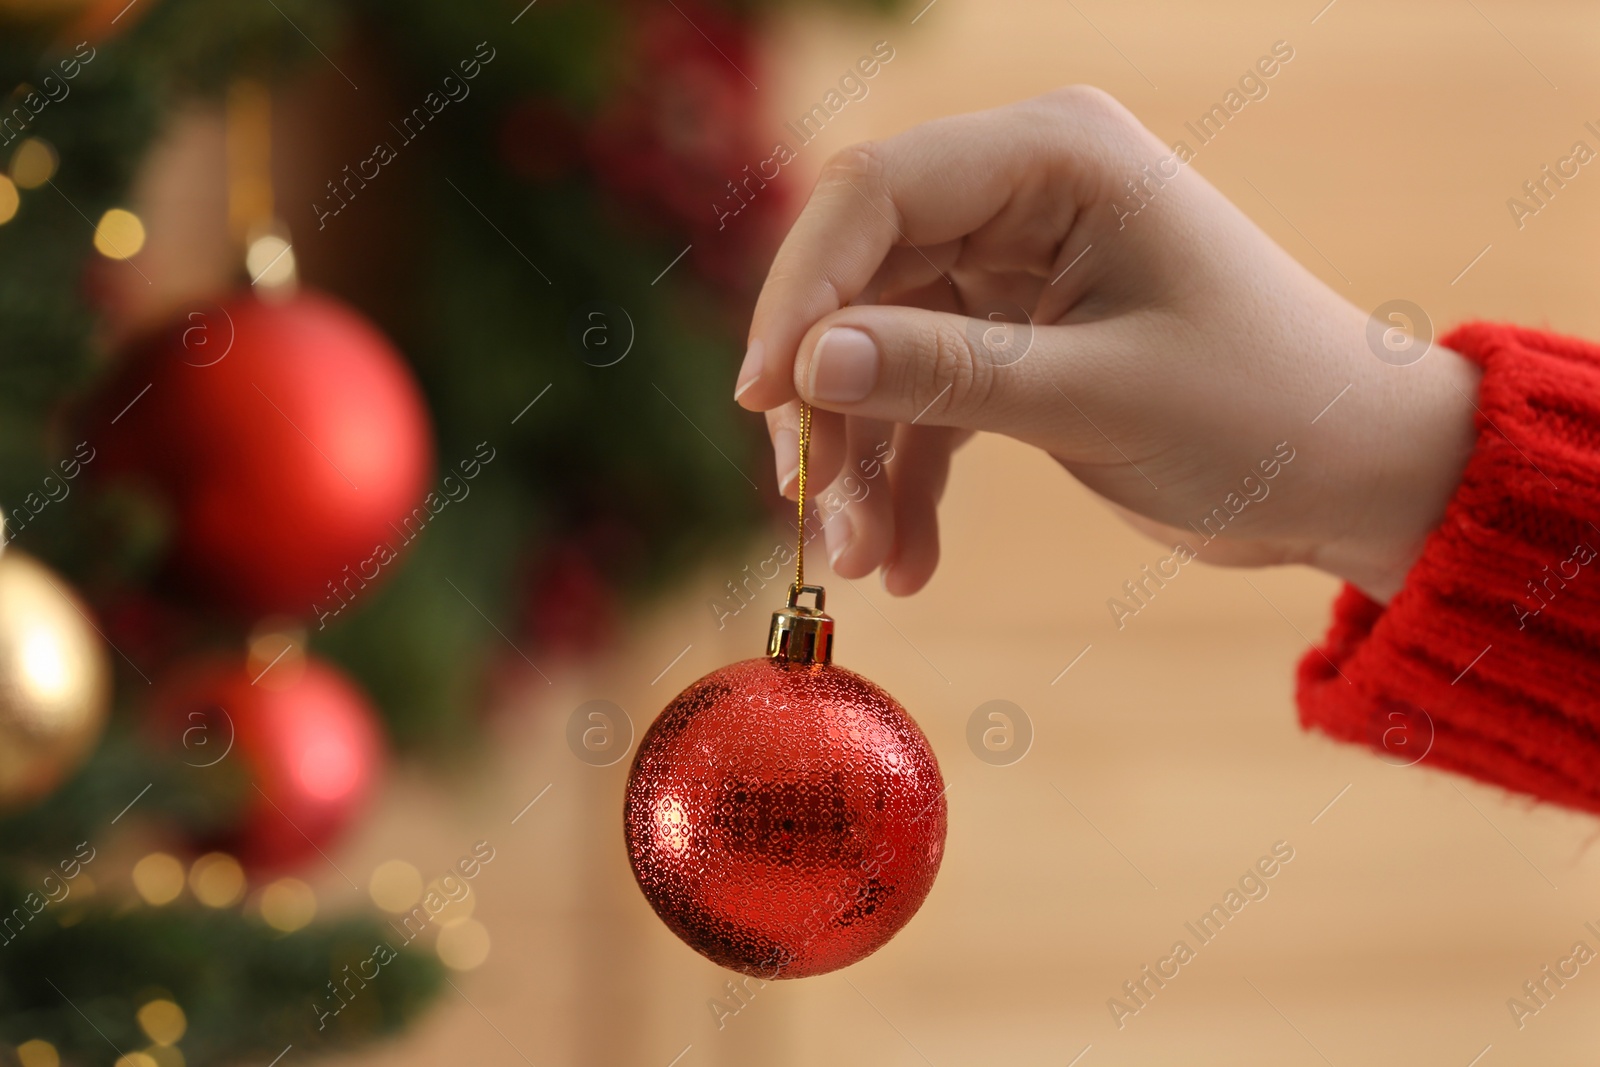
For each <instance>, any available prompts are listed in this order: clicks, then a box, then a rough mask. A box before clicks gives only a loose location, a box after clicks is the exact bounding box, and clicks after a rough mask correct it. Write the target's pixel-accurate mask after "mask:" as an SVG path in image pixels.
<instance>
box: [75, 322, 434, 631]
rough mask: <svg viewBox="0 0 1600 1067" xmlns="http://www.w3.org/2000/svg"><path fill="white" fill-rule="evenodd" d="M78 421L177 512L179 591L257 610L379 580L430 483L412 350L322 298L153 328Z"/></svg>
mask: <svg viewBox="0 0 1600 1067" xmlns="http://www.w3.org/2000/svg"><path fill="white" fill-rule="evenodd" d="M85 432H86V433H87V434H89V435H90V439H91V440H93V441H95V442H96V444H97V445H99V444H100V443H101V442H104V446H103V447H101V449H100V454H101V456H102V457H103V458H101V459H100V460H99V462H97V463H96V464H95V465H94V467H93V469H92V473H93V474H94V476H96V477H97V478H98V479H101V480H103V481H110V482H121V483H129V482H131V483H133V484H135V485H137V486H138V487H140V488H142V489H144V490H146V491H148V492H151V493H153V494H154V495H155V496H156V498H157V499H158V500H159V501H160V502H161V503H162V504H163V505H164V506H165V507H166V508H167V509H169V510H170V513H171V515H170V518H171V520H172V527H173V529H172V543H171V546H170V552H169V556H168V560H167V565H168V567H169V569H170V570H171V572H172V574H173V575H174V577H175V578H177V579H178V581H179V582H180V584H181V585H182V586H183V587H184V588H185V590H186V592H188V593H189V594H190V595H192V596H195V597H197V598H199V599H202V600H204V601H206V602H208V603H211V604H215V605H218V606H220V607H223V608H226V609H230V610H232V611H235V612H238V613H241V614H244V615H248V616H259V615H264V614H268V613H281V614H292V615H297V616H302V617H303V616H307V615H310V614H312V613H313V611H314V610H315V605H317V604H323V603H329V604H334V605H338V604H342V603H343V602H344V597H345V596H348V595H353V593H354V591H355V590H356V589H358V588H362V587H364V586H365V585H366V584H368V583H370V582H372V581H376V580H379V579H380V578H381V577H382V575H383V573H384V572H385V571H387V570H388V569H390V567H389V564H390V563H391V561H392V558H393V555H394V554H395V549H393V548H390V546H398V545H399V544H400V543H401V542H402V541H403V539H404V534H403V532H402V527H403V525H404V523H405V520H406V519H408V518H410V517H411V516H412V515H413V509H416V508H418V507H419V505H420V503H421V501H422V498H423V495H424V492H425V490H426V487H427V484H428V481H429V479H430V478H431V476H432V466H433V444H432V430H431V428H430V425H429V420H428V414H427V409H426V407H425V405H424V402H423V399H422V394H421V392H420V390H419V389H418V388H417V384H416V382H415V380H414V379H413V378H412V376H411V373H410V371H409V369H408V368H407V367H406V365H405V362H404V360H403V359H402V358H401V356H400V354H399V353H398V352H396V351H395V349H394V346H393V345H391V344H390V343H389V341H388V340H387V339H386V338H385V337H384V336H383V335H382V334H381V333H379V332H378V330H377V328H376V327H374V326H373V325H372V324H371V323H369V322H368V321H367V320H366V319H364V318H362V317H361V316H360V315H359V314H357V313H356V312H355V311H353V310H351V309H350V308H348V307H346V306H345V305H343V304H341V303H339V302H338V301H335V300H333V299H332V298H330V297H327V296H322V295H317V294H312V293H302V294H300V295H298V296H295V297H292V298H289V299H287V300H284V301H281V302H268V301H264V300H259V299H257V298H256V297H255V296H254V295H253V294H251V293H244V294H241V295H238V296H234V297H232V298H230V299H228V300H226V301H225V302H223V303H221V304H212V305H205V306H200V307H197V308H196V309H194V310H192V311H191V312H189V313H188V314H187V315H185V316H184V317H183V318H181V319H179V320H178V321H176V322H174V323H172V324H171V326H169V327H168V328H166V329H164V330H162V331H159V332H157V333H155V334H153V335H151V336H149V337H148V338H146V339H145V340H144V341H143V342H142V343H140V344H138V345H137V346H136V348H135V349H134V351H132V352H131V353H130V354H129V356H128V357H127V358H126V359H125V360H124V361H123V364H122V365H121V366H120V367H119V368H118V370H117V372H116V373H115V374H114V376H113V380H112V381H111V383H110V385H109V386H108V387H107V388H106V389H105V390H103V391H102V392H101V393H100V394H99V396H98V399H97V402H96V405H95V407H94V409H93V413H92V415H91V417H90V419H89V422H88V425H87V426H86V428H85ZM422 514H423V516H424V517H425V516H426V512H425V511H423V512H422ZM419 521H423V522H425V518H424V519H422V520H419ZM380 546H383V550H382V551H380ZM335 590H338V591H339V599H338V600H335V599H334V595H335Z"/></svg>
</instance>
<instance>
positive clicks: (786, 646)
mask: <svg viewBox="0 0 1600 1067" xmlns="http://www.w3.org/2000/svg"><path fill="white" fill-rule="evenodd" d="M801 593H810V594H812V596H813V597H814V606H812V607H809V608H808V607H804V606H802V605H801V604H800V603H799V600H800V594H801ZM826 599H827V593H826V591H825V590H824V589H823V588H822V586H820V585H799V584H796V585H791V586H790V587H789V601H788V603H787V604H785V605H784V606H783V607H781V608H779V609H778V610H777V611H774V612H773V613H772V628H771V629H770V630H769V631H767V655H768V656H770V657H771V658H773V659H775V660H779V661H781V662H784V663H800V664H811V663H821V664H829V663H832V662H833V616H832V615H829V614H828V613H826V612H825V611H823V610H822V605H823V603H824V601H825V600H826Z"/></svg>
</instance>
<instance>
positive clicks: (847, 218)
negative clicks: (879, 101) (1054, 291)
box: [734, 101, 1071, 411]
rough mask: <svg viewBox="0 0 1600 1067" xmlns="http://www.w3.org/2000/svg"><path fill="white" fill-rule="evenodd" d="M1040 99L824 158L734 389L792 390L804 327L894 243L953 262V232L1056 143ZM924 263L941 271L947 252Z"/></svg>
mask: <svg viewBox="0 0 1600 1067" xmlns="http://www.w3.org/2000/svg"><path fill="white" fill-rule="evenodd" d="M1040 105H1041V101H1028V102H1026V103H1024V104H1014V105H1011V106H1009V107H1005V108H1000V109H998V110H995V111H989V112H978V113H974V114H970V115H957V116H953V117H951V118H945V119H939V120H936V121H934V122H929V123H926V124H924V125H921V126H917V127H914V128H912V129H911V130H908V131H906V132H905V133H901V134H898V135H896V136H895V137H892V138H890V139H888V140H886V141H881V142H876V143H867V144H859V145H852V146H851V147H849V148H846V149H844V150H843V151H841V152H839V153H838V154H837V155H835V156H834V157H833V158H832V159H830V160H829V161H828V162H827V164H825V165H824V167H823V169H822V173H821V175H820V176H819V177H818V179H817V184H816V187H815V188H814V189H813V190H812V193H811V198H810V200H809V201H808V202H807V203H806V206H805V208H804V209H803V210H802V211H801V213H800V217H799V218H798V219H797V220H796V221H795V223H794V226H793V227H792V228H791V229H790V230H789V233H788V236H786V237H785V238H784V240H783V244H782V246H781V247H780V248H779V249H778V254H777V256H776V257H775V258H774V260H773V262H772V268H771V270H770V271H769V272H768V274H767V280H766V283H765V284H764V285H763V286H762V289H761V295H760V297H759V298H758V299H757V301H756V308H755V314H754V317H753V318H752V320H751V324H750V336H749V348H748V350H747V353H746V356H745V364H744V366H743V367H742V368H741V370H740V374H739V383H738V386H737V389H736V391H735V394H734V398H735V399H736V400H737V401H738V402H739V403H740V404H741V405H743V406H744V407H746V408H748V409H750V410H751V411H765V410H768V409H770V408H774V407H777V406H778V405H780V404H784V403H787V402H788V401H790V400H793V399H794V398H795V396H796V395H797V394H796V392H795V387H794V361H795V354H796V349H797V348H798V347H799V344H800V340H801V338H803V337H804V336H805V334H806V331H807V330H809V329H810V328H811V327H812V326H813V325H814V324H815V323H816V322H817V321H818V320H820V319H821V318H822V317H823V316H825V315H828V314H830V313H832V312H834V311H837V310H839V309H840V308H841V307H844V306H845V305H846V304H849V303H850V302H851V301H852V300H855V299H856V298H857V297H858V296H860V295H861V293H862V291H863V290H864V289H865V288H866V287H867V285H868V283H869V282H870V281H871V280H872V278H873V276H874V274H875V273H876V272H877V270H878V268H879V266H880V265H881V264H882V263H883V261H884V259H885V257H886V256H888V254H889V252H890V250H891V249H892V248H894V247H896V246H897V245H908V246H911V247H912V248H920V247H923V246H928V247H933V246H941V245H948V246H949V247H948V248H946V249H942V250H941V251H942V252H943V253H944V254H943V255H942V256H941V258H946V259H948V260H950V261H951V262H952V263H953V261H954V259H955V257H956V255H958V254H959V252H960V250H961V246H960V244H959V243H958V242H959V241H960V239H961V238H964V237H967V236H968V235H969V234H972V233H974V232H975V231H977V230H978V229H979V228H981V227H982V226H983V225H984V224H985V223H986V222H988V221H989V220H991V219H993V218H994V217H995V216H996V215H998V214H1000V213H1001V212H1002V211H1004V210H1005V209H1006V207H1007V205H1008V204H1010V203H1011V201H1012V199H1013V195H1014V193H1015V192H1016V190H1017V186H1018V184H1019V183H1021V182H1024V181H1029V180H1036V179H1037V178H1038V177H1040V174H1039V164H1040V162H1041V157H1042V155H1044V157H1045V158H1048V156H1047V155H1045V154H1044V153H1042V152H1041V149H1043V148H1045V142H1046V138H1051V140H1052V141H1054V142H1055V143H1056V144H1057V145H1059V128H1058V123H1057V122H1053V121H1041V119H1042V118H1045V117H1046V116H1045V113H1044V109H1043V108H1041V106H1040ZM1052 134H1055V135H1056V136H1055V137H1051V135H1052ZM1064 198H1066V199H1070V198H1071V197H1070V194H1067V195H1066V196H1065V197H1064ZM1043 236H1044V235H1041V237H1043ZM1045 241H1046V246H1047V247H1049V246H1053V244H1054V241H1055V238H1054V237H1049V238H1045ZM1046 256H1048V252H1046ZM930 262H931V261H930ZM932 266H933V269H934V270H936V271H938V272H939V273H940V274H944V275H946V280H948V274H947V268H948V267H949V266H950V263H946V264H943V265H940V264H932Z"/></svg>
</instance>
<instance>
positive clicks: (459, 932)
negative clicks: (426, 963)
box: [433, 919, 489, 971]
mask: <svg viewBox="0 0 1600 1067" xmlns="http://www.w3.org/2000/svg"><path fill="white" fill-rule="evenodd" d="M433 950H434V951H435V952H437V953H438V954H439V960H440V962H442V963H443V964H444V965H445V966H446V967H449V968H450V969H451V970H453V971H470V970H472V969H473V968H475V967H479V966H482V964H483V961H484V960H486V959H488V958H489V928H488V927H487V926H484V925H483V924H482V923H481V922H479V921H478V920H476V919H464V920H462V921H461V922H458V923H454V924H452V925H450V926H446V927H445V928H444V929H442V930H440V931H439V940H438V941H436V942H434V946H433Z"/></svg>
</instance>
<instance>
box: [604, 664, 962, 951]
mask: <svg viewBox="0 0 1600 1067" xmlns="http://www.w3.org/2000/svg"><path fill="white" fill-rule="evenodd" d="M623 821H624V824H625V828H626V831H627V838H628V858H629V860H630V861H631V862H632V864H633V873H634V875H635V876H636V877H637V878H638V879H639V887H640V888H641V889H643V890H644V895H645V896H646V897H647V898H648V899H649V901H650V903H651V904H652V905H653V906H654V907H655V909H656V914H657V915H659V916H661V919H662V921H663V922H665V923H666V924H667V926H668V927H670V928H671V929H672V931H673V932H674V933H676V934H677V935H678V936H679V937H681V938H683V940H684V941H686V942H687V943H688V944H689V946H690V947H691V948H693V949H694V950H695V951H696V952H699V953H701V954H702V955H704V956H706V957H707V958H709V959H711V960H712V961H714V962H715V963H718V964H720V965H722V966H724V967H728V968H731V969H733V970H736V971H742V972H744V973H745V974H752V975H758V976H760V977H762V978H803V977H805V976H807V975H813V974H822V973H824V972H826V971H831V970H835V969H836V968H839V967H844V966H847V965H849V964H851V963H854V962H856V961H857V960H860V959H863V958H864V957H866V956H868V955H870V954H871V953H873V952H875V951H877V950H878V949H879V948H881V947H883V945H884V943H885V942H887V941H888V940H889V939H890V938H891V937H893V936H894V935H895V934H896V933H897V932H898V931H899V930H900V928H901V927H903V926H904V925H905V924H906V923H907V922H909V921H910V919H911V916H912V915H914V914H915V913H916V910H917V908H918V907H920V906H921V904H922V901H923V898H925V897H926V896H927V895H928V890H929V889H931V888H932V887H933V879H934V876H935V875H936V874H938V872H939V860H940V858H941V857H942V855H943V853H944V835H945V801H944V781H943V779H942V778H941V777H940V775H939V764H938V761H937V760H935V759H934V756H933V750H932V749H931V748H929V747H928V741H927V738H925V737H923V735H922V731H921V730H920V729H918V728H917V724H916V723H915V722H913V721H912V720H911V717H910V716H908V715H907V714H906V713H905V710H904V709H902V708H901V707H900V705H899V704H898V703H896V702H895V700H894V698H893V697H891V696H890V695H889V694H888V693H885V692H884V691H883V690H882V689H880V688H878V687H877V686H876V685H873V684H872V683H871V682H869V681H867V680H866V679H865V678H863V677H861V676H860V675H858V674H854V673H852V672H851V671H847V670H845V669H844V668H842V667H836V666H832V665H829V666H821V665H809V666H799V665H795V664H780V663H778V662H776V661H774V660H770V659H767V658H765V657H762V658H759V659H750V660H745V661H744V662H742V663H735V664H732V665H731V666H728V667H724V668H722V669H721V670H718V671H713V672H712V673H711V674H708V675H706V676H705V677H704V678H702V679H700V680H699V681H698V682H695V683H694V684H693V685H691V686H690V687H689V688H688V689H685V690H684V691H683V692H682V693H680V694H679V695H678V696H677V698H676V699H674V700H673V701H672V703H671V704H669V705H667V708H666V710H665V711H663V712H662V713H661V715H660V716H659V717H657V719H656V721H655V722H654V723H653V724H651V726H650V729H649V730H648V731H647V732H646V733H645V736H644V740H643V741H641V742H640V744H639V752H638V754H637V755H636V756H635V758H634V762H633V771H632V773H631V774H629V776H628V788H627V797H626V801H625V804H624V810H623Z"/></svg>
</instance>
